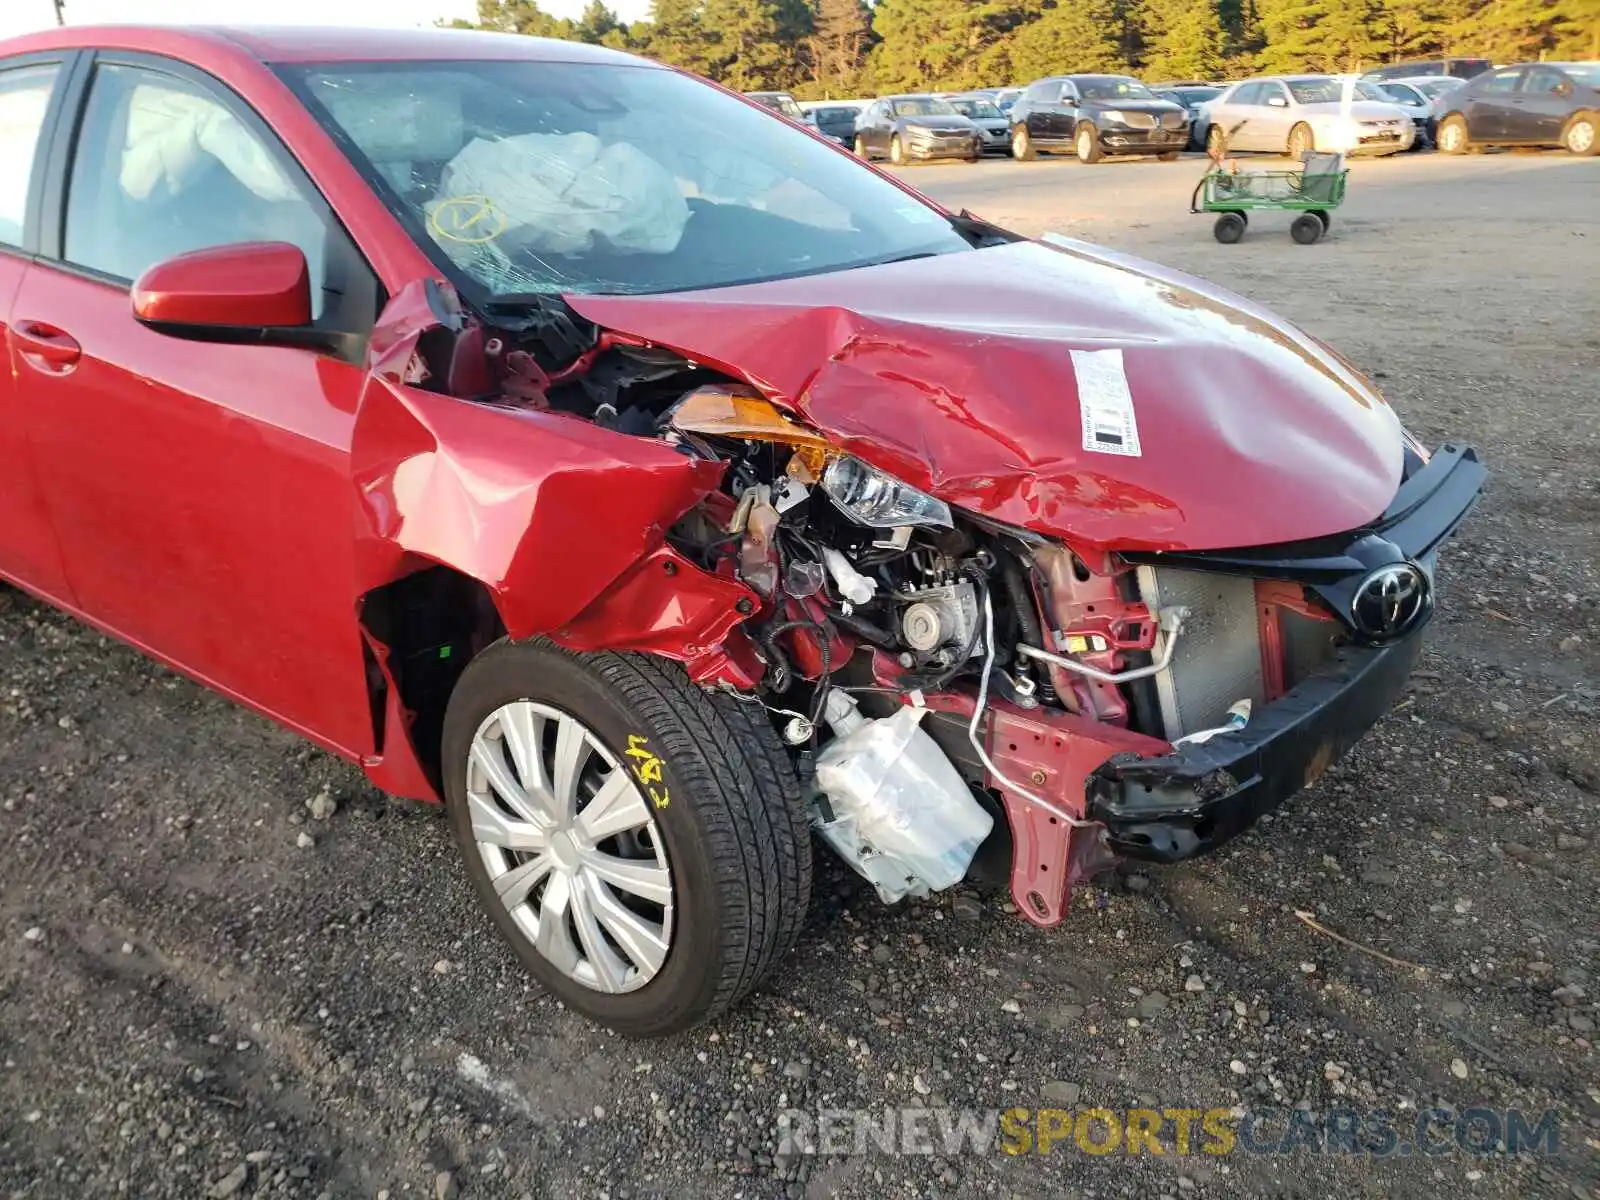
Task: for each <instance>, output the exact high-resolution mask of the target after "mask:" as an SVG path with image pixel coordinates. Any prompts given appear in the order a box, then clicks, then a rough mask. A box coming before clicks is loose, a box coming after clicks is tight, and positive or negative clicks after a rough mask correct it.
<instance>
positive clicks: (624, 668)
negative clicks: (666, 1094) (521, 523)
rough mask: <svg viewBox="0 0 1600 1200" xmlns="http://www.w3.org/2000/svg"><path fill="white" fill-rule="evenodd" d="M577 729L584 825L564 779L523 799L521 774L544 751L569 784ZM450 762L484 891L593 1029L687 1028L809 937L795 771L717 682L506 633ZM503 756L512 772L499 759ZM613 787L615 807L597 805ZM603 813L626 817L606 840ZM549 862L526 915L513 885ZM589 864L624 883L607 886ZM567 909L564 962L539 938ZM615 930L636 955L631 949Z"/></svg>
mask: <svg viewBox="0 0 1600 1200" xmlns="http://www.w3.org/2000/svg"><path fill="white" fill-rule="evenodd" d="M552 726H553V728H552ZM573 727H576V728H577V729H578V730H580V731H581V735H579V734H575V735H574V737H575V738H577V737H579V736H581V737H583V738H586V739H590V740H588V741H581V742H578V743H577V744H578V745H580V746H587V758H586V760H582V759H580V762H583V766H582V768H581V770H580V771H579V772H578V773H577V775H576V777H575V778H576V781H577V782H576V783H575V785H574V787H573V789H572V792H571V794H572V795H573V796H574V797H576V798H577V801H576V803H575V804H574V805H573V809H575V814H574V812H572V811H569V812H568V813H567V814H566V815H565V816H564V817H562V816H560V815H556V816H555V817H553V818H552V816H551V814H555V813H557V808H556V806H555V804H554V801H552V800H551V799H550V797H552V796H553V795H555V794H556V788H555V786H554V785H550V786H547V787H546V788H545V789H543V790H540V789H538V788H532V789H524V790H523V791H521V792H518V791H517V790H516V789H518V788H520V787H521V784H520V782H519V780H521V779H524V778H526V775H527V774H530V773H531V771H529V772H526V773H523V772H519V771H518V770H517V768H516V767H515V766H514V765H512V764H514V763H515V762H516V761H518V760H517V759H515V758H510V757H508V754H510V753H511V752H510V751H509V750H508V747H510V746H511V745H512V744H513V743H516V744H520V745H522V746H524V747H526V746H529V745H532V746H535V747H537V751H536V753H537V754H538V757H539V760H540V762H541V763H542V764H543V765H542V766H541V768H540V770H541V771H542V772H543V775H542V778H544V779H547V780H556V779H559V778H560V776H559V774H558V773H557V770H556V768H555V766H554V762H555V758H554V753H555V750H554V747H553V746H552V745H551V744H550V742H551V741H553V740H557V739H564V738H566V736H567V734H568V733H569V732H570V731H571V729H572V728H573ZM518 729H521V730H523V731H524V733H523V736H521V737H520V738H519V737H518V736H516V731H517V730H518ZM535 731H537V732H535ZM528 733H533V734H534V736H533V737H528V736H527V734H528ZM558 744H562V745H565V744H567V743H566V742H558ZM475 748H476V751H477V753H476V755H474V749H475ZM443 753H444V758H443V762H444V784H445V789H444V790H445V803H446V806H447V809H448V812H449V817H450V825H451V830H452V832H453V833H454V835H455V838H456V842H457V844H458V845H459V846H460V848H461V851H462V855H463V857H464V858H465V860H466V864H467V872H468V874H469V875H470V876H471V877H472V882H473V885H474V887H475V888H476V889H477V891H478V895H479V898H480V899H481V900H482V901H483V903H484V905H485V906H486V907H487V908H488V910H489V913H490V916H491V919H492V920H493V921H494V924H495V926H496V928H497V929H498V930H499V932H500V934H501V936H502V937H504V938H505V939H506V940H507V942H509V943H510V945H511V948H512V950H513V951H514V952H515V954H516V955H517V957H518V958H520V959H521V960H522V963H523V965H524V966H525V967H526V968H527V969H528V971H529V972H530V973H531V974H532V975H533V976H534V977H535V978H537V979H538V980H539V982H540V983H541V984H543V985H544V987H545V988H546V989H547V990H548V991H549V992H550V993H551V994H553V995H554V996H556V997H557V998H558V999H560V1000H561V1001H562V1002H563V1003H565V1004H567V1005H568V1006H569V1007H571V1008H572V1009H574V1010H576V1011H577V1012H580V1013H582V1014H583V1015H584V1016H586V1017H588V1018H590V1019H591V1020H594V1021H597V1022H599V1023H600V1024H602V1025H605V1026H608V1027H609V1028H611V1029H613V1030H615V1031H616V1032H618V1033H620V1034H623V1035H625V1036H629V1037H657V1036H663V1035H666V1034H671V1033H677V1032H681V1031H682V1030H685V1029H688V1028H690V1027H691V1026H694V1025H696V1024H699V1023H700V1022H702V1021H705V1020H708V1019H710V1018H712V1017H714V1016H716V1015H718V1014H719V1013H721V1012H723V1011H725V1010H726V1009H727V1008H729V1007H730V1006H731V1005H733V1004H734V1003H736V1002H737V1001H738V1000H739V999H740V998H742V997H743V996H745V995H746V994H747V993H749V992H750V990H751V989H752V988H754V987H755V986H756V984H757V983H759V982H760V980H761V978H762V977H763V976H764V975H765V974H766V973H767V972H768V970H769V969H770V968H771V967H772V966H773V964H774V963H776V962H777V961H778V959H779V958H781V957H782V956H783V955H784V954H785V953H787V952H788V950H789V949H790V948H791V947H792V946H793V944H794V942H795V939H796V938H797V937H798V935H799V932H800V927H801V924H802V922H803V921H804V920H805V912H806V904H807V901H808V899H809V894H810V889H811V842H810V834H809V829H808V825H807V821H806V813H805V809H804V806H803V804H802V803H801V800H800V795H799V783H798V780H797V778H796V775H795V772H794V768H793V766H792V765H791V764H790V761H789V758H788V756H787V754H786V753H785V751H784V749H783V747H782V744H781V743H780V742H779V740H778V737H777V735H776V734H775V733H774V732H773V730H772V726H771V725H770V723H769V722H768V721H767V720H766V716H765V712H764V711H763V710H762V709H761V708H759V707H758V706H747V705H744V704H740V703H739V702H738V701H736V700H734V699H733V698H732V697H730V696H724V695H720V694H714V693H710V692H706V691H702V690H701V689H699V688H696V687H693V686H691V685H690V683H689V681H688V679H687V678H686V677H685V676H684V675H683V673H682V672H681V671H680V670H679V669H678V668H676V667H675V666H672V665H670V664H667V663H664V662H660V661H658V660H656V659H652V658H649V657H646V656H643V655H631V654H629V655H621V654H585V655H579V654H572V653H569V652H567V651H565V650H562V649H560V648H559V647H556V646H554V645H552V644H550V643H549V642H546V641H543V640H542V639H535V640H532V641H525V642H513V641H509V640H506V639H502V640H501V641H499V642H496V643H495V644H494V645H492V646H490V647H488V648H487V649H486V650H484V651H483V652H482V653H481V654H479V655H478V656H477V657H476V658H474V659H473V660H472V661H471V662H470V663H469V664H467V668H466V670H465V671H463V672H462V674H461V678H460V680H459V681H458V682H457V684H456V687H455V690H454V691H453V692H452V693H451V696H450V701H449V705H448V707H447V709H446V713H445V722H444V738H443ZM496 755H498V768H499V770H498V772H496V771H493V770H491V769H490V767H489V766H488V765H486V764H490V763H492V762H493V760H494V758H495V756H496ZM522 757H523V758H524V759H525V757H526V755H524V756H522ZM491 781H494V782H491ZM502 789H505V790H502ZM602 792H608V793H609V794H611V795H612V796H613V799H612V800H611V801H609V802H607V803H605V804H600V806H599V807H598V808H597V807H596V806H597V804H598V803H599V796H600V795H601V794H602ZM508 793H509V794H510V795H511V796H512V799H513V800H516V801H518V804H520V805H521V807H518V805H517V804H513V803H511V802H509V801H507V800H505V799H503V798H502V797H503V796H504V795H506V794H508ZM530 809H531V810H533V811H534V813H535V815H539V814H543V816H542V817H541V820H549V821H550V823H549V824H546V825H545V826H544V828H543V830H541V829H540V828H539V827H537V826H533V825H531V824H530V823H529V822H528V821H527V820H526V817H527V813H528V811H529V810H530ZM602 812H603V813H604V814H605V815H606V817H607V822H608V823H607V825H606V826H604V827H602V829H601V830H600V831H596V830H595V828H594V826H593V821H594V820H595V819H597V818H596V817H595V814H596V813H602ZM518 814H521V816H522V819H520V820H519V817H518ZM585 814H590V823H589V824H588V825H586V824H585ZM563 821H564V822H565V823H564V824H563V823H560V822H563ZM625 821H628V822H635V823H633V824H625V823H624V822H625ZM475 822H476V825H477V829H476V830H475V829H474V824H475ZM638 822H643V824H640V823H638ZM552 825H554V827H555V829H556V830H557V831H556V832H555V833H554V834H552V833H550V829H551V827H552ZM508 829H510V830H515V831H518V832H517V834H516V836H517V837H518V838H520V839H527V838H528V836H529V834H530V832H531V833H532V834H534V835H536V839H539V840H543V842H544V846H543V848H540V847H538V845H537V841H535V843H534V844H533V845H532V846H530V845H528V844H526V842H525V844H524V845H523V846H522V847H521V848H520V849H514V848H510V847H511V841H510V840H506V839H507V836H508V835H507V834H506V833H505V832H504V831H505V830H508ZM568 830H570V831H571V832H570V833H569V832H568ZM607 830H609V831H610V832H609V833H607V832H606V831H607ZM485 834H488V835H489V836H488V837H485V836H484V835H485ZM573 835H576V836H573ZM497 837H498V838H500V839H502V840H496V838H497ZM480 839H483V840H480ZM619 859H620V860H625V861H627V862H629V863H630V864H631V867H630V873H629V874H628V875H627V877H626V879H627V883H628V885H629V886H617V885H615V884H613V883H612V882H610V880H612V879H614V878H616V873H617V867H616V864H617V862H618V861H619ZM536 861H544V862H545V864H546V865H545V868H544V870H543V871H541V872H538V873H536V874H535V875H534V879H535V882H533V883H531V884H529V885H527V886H526V887H524V888H521V889H520V891H519V899H518V901H517V904H516V905H515V906H508V904H507V903H506V902H505V901H503V900H502V899H501V894H500V891H498V890H497V883H496V881H497V880H498V881H499V887H500V888H506V887H507V886H508V884H507V880H508V878H509V877H510V876H511V875H512V874H513V873H514V872H516V871H519V870H522V869H523V868H525V867H528V866H530V865H531V864H532V863H534V862H536ZM591 867H593V868H594V869H595V870H600V871H604V872H608V874H607V875H606V876H605V878H606V880H607V882H600V881H599V879H600V877H599V876H597V875H596V874H595V873H594V870H591ZM527 875H528V873H527V872H524V875H523V879H524V880H526V878H527ZM663 876H664V879H663ZM639 880H646V881H648V883H649V885H650V887H651V888H653V889H655V890H656V891H657V892H659V896H657V897H656V898H655V900H649V899H646V898H644V896H643V895H642V892H640V893H636V892H634V891H632V890H631V889H632V887H635V886H637V887H640V888H641V889H642V888H643V887H644V886H645V884H644V883H642V882H637V881H639ZM511 882H512V884H513V885H514V884H516V883H517V881H516V880H512V881H511ZM558 883H559V887H560V889H561V890H560V893H559V898H557V899H552V891H553V889H556V888H557V887H558ZM512 890H513V891H518V889H517V888H516V887H512ZM660 897H665V900H666V903H664V904H663V903H660V902H658V901H659V899H660ZM563 900H567V901H569V902H568V903H567V904H566V906H565V908H564V909H563V910H562V911H560V913H559V917H558V921H557V922H556V923H553V924H551V925H550V926H548V928H549V929H551V930H559V931H560V933H559V935H557V934H555V933H552V934H551V935H550V939H551V942H552V943H555V942H558V941H559V942H560V943H561V945H560V946H552V947H551V949H552V950H561V951H562V952H561V953H560V954H554V955H553V956H547V953H546V952H545V951H541V949H540V948H539V947H538V946H536V945H535V942H534V940H533V938H534V935H535V934H536V933H541V932H543V931H544V930H545V929H546V925H545V922H546V921H548V920H549V919H550V916H551V912H552V909H551V907H550V906H551V905H552V904H558V903H562V902H563ZM580 908H581V909H582V910H584V911H585V912H586V913H587V914H589V915H588V918H587V931H588V935H589V936H588V937H587V938H586V937H585V936H584V933H585V924H584V922H583V921H580V920H578V919H577V917H578V915H579V913H578V910H579V909H580ZM623 910H625V911H623ZM619 911H622V917H623V918H626V917H627V916H628V915H629V914H630V913H631V915H632V917H633V920H632V922H631V923H630V922H629V921H627V920H626V919H619V918H618V915H617V914H618V912H619ZM530 922H531V925H530V924H529V923H530ZM602 929H603V930H605V931H606V933H605V934H604V935H602V934H601V933H600V932H598V931H599V930H602ZM641 929H645V930H648V933H647V934H644V935H641V934H640V933H639V930H641ZM616 930H620V931H622V932H623V933H624V934H625V935H626V936H627V937H629V938H630V939H632V943H633V946H634V950H633V952H631V953H630V952H626V951H622V946H623V942H622V941H620V940H617V937H616V935H615V933H614V932H613V931H616ZM574 933H576V934H577V936H576V937H574ZM596 940H599V941H600V942H601V944H600V945H599V946H598V947H597V946H596V944H595V942H596ZM663 945H664V947H665V948H664V949H663V948H662V947H663ZM639 947H645V948H646V952H640V951H639V949H638V948H639ZM574 956H576V962H574ZM607 964H609V965H607ZM619 966H620V968H621V969H620V970H619V969H618V968H619ZM608 976H609V984H610V986H609V988H608V986H607V977H608ZM630 981H631V982H630Z"/></svg>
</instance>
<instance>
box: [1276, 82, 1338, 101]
mask: <svg viewBox="0 0 1600 1200" xmlns="http://www.w3.org/2000/svg"><path fill="white" fill-rule="evenodd" d="M1289 91H1290V92H1292V93H1294V102H1295V103H1296V104H1337V103H1338V102H1339V100H1340V99H1341V98H1342V95H1343V92H1344V89H1343V88H1342V87H1341V86H1340V85H1339V81H1338V80H1337V79H1291V80H1289Z"/></svg>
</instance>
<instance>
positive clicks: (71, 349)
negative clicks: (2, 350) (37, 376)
mask: <svg viewBox="0 0 1600 1200" xmlns="http://www.w3.org/2000/svg"><path fill="white" fill-rule="evenodd" d="M11 336H12V338H14V339H15V340H16V343H17V350H18V352H19V353H20V354H21V355H22V357H23V360H24V361H26V362H27V364H28V365H29V366H30V367H32V368H33V369H34V370H36V371H43V372H44V373H45V374H46V375H66V374H68V373H69V372H70V371H71V370H72V368H73V367H75V366H77V365H78V360H79V359H80V358H82V357H83V347H82V346H80V345H78V339H77V338H75V337H73V336H72V335H71V334H70V333H68V332H67V331H66V330H65V329H57V328H56V327H55V326H54V325H49V324H46V323H45V322H43V321H28V320H23V321H18V322H17V323H16V324H15V325H13V326H12V327H11Z"/></svg>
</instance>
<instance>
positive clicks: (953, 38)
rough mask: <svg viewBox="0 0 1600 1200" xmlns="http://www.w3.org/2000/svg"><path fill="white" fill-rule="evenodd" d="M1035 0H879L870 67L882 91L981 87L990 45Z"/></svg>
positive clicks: (1004, 33)
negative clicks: (876, 41) (1026, 5)
mask: <svg viewBox="0 0 1600 1200" xmlns="http://www.w3.org/2000/svg"><path fill="white" fill-rule="evenodd" d="M1036 2H1037V0H878V3H877V5H876V7H874V9H873V12H872V32H873V33H874V34H875V35H876V36H877V37H878V39H879V42H878V45H877V46H875V47H874V48H873V51H872V56H871V64H870V71H871V75H872V78H873V80H874V81H875V82H876V83H877V85H878V88H879V90H880V91H882V92H900V91H917V90H921V89H923V88H966V87H980V86H982V85H983V84H984V83H986V82H988V81H987V79H986V78H985V77H984V64H985V63H986V61H987V59H988V55H989V53H990V52H991V50H992V49H993V48H994V47H995V46H996V45H997V44H998V43H999V42H1000V41H1001V40H1002V39H1003V38H1004V37H1005V36H1006V34H1007V33H1009V32H1010V31H1011V30H1012V29H1013V28H1015V26H1016V25H1017V24H1018V23H1019V22H1020V21H1021V20H1023V19H1025V15H1026V9H1025V7H1024V5H1025V4H1029V3H1036Z"/></svg>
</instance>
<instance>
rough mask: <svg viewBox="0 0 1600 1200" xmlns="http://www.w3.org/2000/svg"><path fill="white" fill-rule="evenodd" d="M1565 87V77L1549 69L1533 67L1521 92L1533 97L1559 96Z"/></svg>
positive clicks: (1524, 81)
mask: <svg viewBox="0 0 1600 1200" xmlns="http://www.w3.org/2000/svg"><path fill="white" fill-rule="evenodd" d="M1567 87H1568V84H1567V77H1566V76H1565V75H1563V74H1561V72H1560V71H1552V70H1550V68H1549V67H1533V68H1532V69H1530V70H1529V71H1528V77H1527V78H1526V79H1525V80H1523V83H1522V90H1523V91H1524V92H1528V93H1530V94H1532V95H1535V96H1551V95H1555V96H1559V95H1560V94H1561V93H1562V92H1564V91H1565V90H1566V89H1567Z"/></svg>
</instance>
